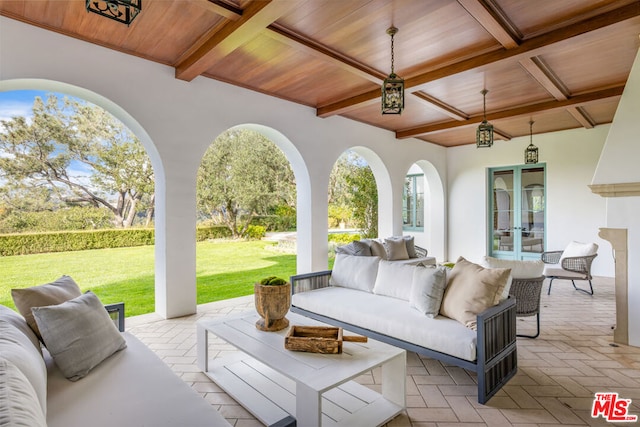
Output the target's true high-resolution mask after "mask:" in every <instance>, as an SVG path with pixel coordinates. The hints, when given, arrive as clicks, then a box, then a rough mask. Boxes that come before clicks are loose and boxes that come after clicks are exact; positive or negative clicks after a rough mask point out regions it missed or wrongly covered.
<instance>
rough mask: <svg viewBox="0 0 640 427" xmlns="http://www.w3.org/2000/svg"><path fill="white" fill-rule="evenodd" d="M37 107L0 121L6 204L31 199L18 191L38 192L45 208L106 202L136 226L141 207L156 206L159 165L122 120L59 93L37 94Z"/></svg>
mask: <svg viewBox="0 0 640 427" xmlns="http://www.w3.org/2000/svg"><path fill="white" fill-rule="evenodd" d="M32 113H33V115H32V117H30V118H26V117H14V118H12V119H10V120H2V121H1V125H2V128H3V130H2V131H0V153H2V155H0V179H1V180H2V182H3V186H4V191H3V192H2V193H0V195H4V196H5V203H4V204H5V205H6V206H12V205H22V206H26V205H28V204H27V203H25V201H24V200H23V201H17V200H15V199H16V196H20V195H29V194H31V195H36V194H37V195H39V198H38V199H34V200H38V205H39V206H40V207H41V208H42V209H50V210H53V209H58V208H61V207H65V206H93V207H104V208H106V209H108V210H109V211H111V213H112V214H113V223H114V225H115V226H117V227H129V226H131V225H132V224H133V221H134V219H135V217H136V214H137V213H138V212H139V211H140V209H141V208H150V207H151V206H150V205H149V204H151V205H152V201H153V194H154V175H153V168H152V167H151V163H150V160H149V157H148V156H147V154H146V152H145V150H144V147H143V146H142V144H141V143H140V142H139V141H138V139H137V138H136V137H135V135H133V134H132V133H131V131H129V129H128V128H126V127H125V126H124V125H123V124H122V123H121V122H120V121H118V120H117V119H115V118H114V117H113V116H112V115H111V114H109V113H108V112H107V111H105V110H103V109H102V108H100V107H97V106H95V105H92V104H89V103H86V102H83V101H80V100H76V99H68V98H64V99H62V100H61V99H59V98H58V97H57V96H56V95H54V94H50V95H49V96H48V98H47V100H46V102H45V101H43V100H42V98H40V97H36V98H35V101H34V104H33V109H32ZM45 190H46V191H45ZM44 195H46V197H44ZM26 198H28V196H25V197H22V199H26ZM9 199H13V201H12V202H9ZM145 203H146V204H147V205H146V206H143V205H144V204H145ZM31 205H33V203H31ZM14 207H15V208H16V209H19V208H18V207H17V206H14Z"/></svg>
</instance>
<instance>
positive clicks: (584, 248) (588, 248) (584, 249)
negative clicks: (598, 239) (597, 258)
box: [560, 242, 598, 263]
mask: <svg viewBox="0 0 640 427" xmlns="http://www.w3.org/2000/svg"><path fill="white" fill-rule="evenodd" d="M597 252H598V245H597V244H595V243H580V242H571V243H569V245H568V246H567V248H566V249H565V250H564V251H563V252H562V255H561V256H560V263H562V260H563V259H565V258H572V257H579V256H588V255H594V254H596V253H597Z"/></svg>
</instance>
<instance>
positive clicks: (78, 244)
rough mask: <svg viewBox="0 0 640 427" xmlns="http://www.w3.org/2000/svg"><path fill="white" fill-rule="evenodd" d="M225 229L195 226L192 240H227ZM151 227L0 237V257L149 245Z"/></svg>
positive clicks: (4, 235)
mask: <svg viewBox="0 0 640 427" xmlns="http://www.w3.org/2000/svg"><path fill="white" fill-rule="evenodd" d="M230 235H231V233H230V232H229V230H228V229H227V228H226V227H199V228H197V229H196V240H197V241H202V240H207V239H218V238H224V237H229V236H230ZM154 242H155V232H154V229H153V228H128V229H121V228H117V229H108V230H91V231H57V232H48V233H25V234H0V256H11V255H28V254H38V253H47V252H69V251H83V250H87V249H105V248H122V247H130V246H145V245H153V244H154Z"/></svg>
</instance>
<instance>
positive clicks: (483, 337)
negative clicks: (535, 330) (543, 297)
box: [291, 270, 518, 404]
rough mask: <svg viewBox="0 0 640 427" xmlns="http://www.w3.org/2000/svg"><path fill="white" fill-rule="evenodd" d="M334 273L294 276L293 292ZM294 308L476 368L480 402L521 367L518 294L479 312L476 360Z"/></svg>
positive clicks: (308, 288) (322, 282) (325, 280)
mask: <svg viewBox="0 0 640 427" xmlns="http://www.w3.org/2000/svg"><path fill="white" fill-rule="evenodd" d="M330 277H331V271H330V270H329V271H322V272H317V273H309V274H300V275H296V276H291V292H292V294H297V293H300V292H306V291H311V290H314V289H321V288H326V287H329V286H330V284H329V279H330ZM291 311H292V312H294V313H299V314H302V315H304V316H307V317H310V318H313V319H316V320H319V321H321V322H324V323H328V324H330V325H334V326H339V327H342V328H344V329H347V330H349V331H352V332H355V333H358V334H361V335H365V336H368V337H370V338H372V339H375V340H378V341H382V342H385V343H387V344H391V345H393V346H396V347H400V348H403V349H405V350H408V351H412V352H415V353H418V354H421V355H424V356H427V357H430V358H433V359H437V360H440V361H443V362H445V363H450V364H453V365H456V366H459V367H461V368H463V369H467V370H470V371H474V372H476V374H477V377H478V403H481V404H484V403H486V402H487V401H488V400H489V399H490V398H491V397H492V396H493V395H494V394H495V393H496V392H497V391H498V390H500V389H501V388H502V386H504V385H505V384H506V383H507V381H509V380H510V379H511V378H512V377H513V376H514V375H515V374H516V372H517V370H518V355H517V348H516V301H515V299H514V298H509V299H507V300H505V301H503V302H502V303H500V304H499V305H496V306H494V307H491V308H489V309H487V310H486V311H484V312H482V313H480V314H479V315H478V329H477V341H476V342H477V349H476V354H477V358H476V360H475V361H473V362H470V361H468V360H465V359H461V358H458V357H454V356H451V355H449V354H446V353H441V352H439V351H435V350H432V349H430V348H426V347H422V346H419V345H416V344H414V343H411V342H408V341H404V340H401V339H398V338H395V337H392V336H388V335H383V334H380V333H378V332H376V331H372V330H370V329H365V328H362V327H359V326H355V325H352V324H349V323H345V322H342V321H341V320H340V319H334V318H330V317H327V316H323V315H321V314H318V313H314V312H311V311H308V310H305V309H302V308H300V307H296V306H295V305H293V304H292V305H291Z"/></svg>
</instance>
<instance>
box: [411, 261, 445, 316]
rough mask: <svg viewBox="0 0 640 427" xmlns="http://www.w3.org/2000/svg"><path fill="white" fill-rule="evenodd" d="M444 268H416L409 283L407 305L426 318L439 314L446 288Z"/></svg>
mask: <svg viewBox="0 0 640 427" xmlns="http://www.w3.org/2000/svg"><path fill="white" fill-rule="evenodd" d="M446 271H447V269H446V267H442V266H440V267H436V266H427V267H422V266H420V267H416V269H415V270H414V271H413V279H412V281H411V293H410V296H409V304H410V305H411V307H413V308H415V309H416V310H418V311H419V312H421V313H422V314H424V315H425V316H427V317H430V318H434V317H436V316H437V315H438V313H439V312H440V305H441V304H442V297H443V296H444V289H445V287H446V286H447V274H446Z"/></svg>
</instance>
